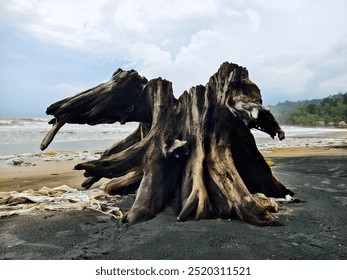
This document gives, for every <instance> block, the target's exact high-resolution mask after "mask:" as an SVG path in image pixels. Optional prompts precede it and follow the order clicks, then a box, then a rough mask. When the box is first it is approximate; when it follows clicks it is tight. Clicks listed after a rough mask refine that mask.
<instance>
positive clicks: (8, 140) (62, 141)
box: [0, 118, 138, 155]
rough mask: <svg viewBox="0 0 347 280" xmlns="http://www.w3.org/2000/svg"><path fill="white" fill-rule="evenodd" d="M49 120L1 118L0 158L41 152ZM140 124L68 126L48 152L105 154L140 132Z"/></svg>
mask: <svg viewBox="0 0 347 280" xmlns="http://www.w3.org/2000/svg"><path fill="white" fill-rule="evenodd" d="M49 120H50V119H49V118H47V119H46V118H1V119H0V154H1V155H4V154H11V153H23V152H39V151H40V148H39V147H40V144H41V141H42V139H43V138H44V137H45V135H46V134H47V132H48V131H49V130H50V129H51V127H52V125H50V124H48V121H49ZM137 126H138V124H137V123H128V124H125V125H120V124H118V123H116V124H100V125H96V126H89V125H78V124H65V125H64V126H63V127H62V128H61V129H60V130H59V132H58V133H57V135H56V136H55V138H54V140H53V142H52V143H51V144H50V145H49V146H48V148H47V150H65V151H84V150H104V149H106V148H108V147H110V146H111V145H112V144H113V143H115V142H116V141H119V140H121V139H124V138H125V137H126V136H128V135H129V134H130V133H131V132H132V131H134V130H135V129H136V128H137Z"/></svg>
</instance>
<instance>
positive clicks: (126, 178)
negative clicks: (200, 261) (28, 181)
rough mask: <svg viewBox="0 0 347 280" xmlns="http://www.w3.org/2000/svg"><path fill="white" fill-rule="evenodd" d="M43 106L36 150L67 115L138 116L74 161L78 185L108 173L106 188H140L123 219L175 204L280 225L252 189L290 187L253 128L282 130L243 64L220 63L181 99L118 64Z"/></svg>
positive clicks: (273, 193)
mask: <svg viewBox="0 0 347 280" xmlns="http://www.w3.org/2000/svg"><path fill="white" fill-rule="evenodd" d="M47 114H49V115H53V116H54V118H53V119H52V120H51V121H50V123H51V124H52V125H53V128H52V129H51V131H50V132H49V133H48V134H47V136H46V137H45V138H44V140H43V141H42V144H41V149H42V150H43V149H45V148H46V147H47V146H48V145H49V143H50V142H51V141H52V140H53V138H54V136H55V134H56V133H57V132H58V131H59V129H60V128H61V127H62V126H63V125H64V124H65V123H77V124H89V125H97V124H101V123H115V122H120V123H122V124H124V123H126V122H138V123H139V126H138V128H137V129H136V130H135V131H134V132H133V133H132V134H131V135H129V136H128V137H127V138H126V139H124V140H122V141H120V142H118V143H116V144H114V145H113V146H112V147H111V148H109V149H108V150H106V151H105V152H104V153H103V155H102V156H101V158H100V159H99V160H94V161H89V162H85V163H80V164H78V165H76V167H75V169H77V170H85V173H84V175H85V176H86V177H87V179H86V180H85V182H84V183H83V186H84V187H85V188H89V187H90V186H91V185H93V184H94V183H95V182H97V181H98V180H99V179H100V178H102V177H106V178H111V179H112V180H111V181H110V183H108V185H107V186H106V189H105V190H106V191H107V192H108V193H110V194H124V193H128V192H130V191H134V190H136V189H137V193H136V199H135V201H134V204H133V206H132V208H131V209H130V211H129V212H128V213H127V215H126V219H125V220H126V221H127V222H129V223H136V222H139V221H144V220H148V219H151V218H153V217H154V216H155V215H156V214H157V213H158V212H161V211H162V210H163V209H164V208H165V207H167V206H172V207H173V209H174V211H175V213H176V214H177V219H178V220H180V221H185V220H189V219H193V220H197V219H209V218H223V219H229V218H238V219H240V220H243V221H246V222H249V223H252V224H255V225H278V224H279V223H278V221H277V219H276V218H275V216H274V215H273V214H271V213H269V211H267V210H266V209H265V208H264V207H263V206H262V205H261V204H260V203H259V201H258V200H256V199H255V198H254V197H253V195H252V194H254V193H263V194H265V195H266V196H269V197H284V196H286V195H287V194H289V195H293V193H292V192H291V191H290V190H288V189H287V188H285V187H284V186H283V185H282V184H281V183H280V182H279V181H278V180H277V179H276V178H275V177H274V176H273V174H272V172H271V170H270V168H269V166H268V165H267V163H266V161H265V159H264V158H263V156H262V155H261V153H260V152H259V150H258V149H257V146H256V143H255V140H254V137H253V135H252V133H251V132H250V129H252V128H255V129H259V130H261V131H264V132H266V133H268V134H269V135H270V136H271V137H273V138H274V137H275V136H276V135H277V136H278V138H279V139H280V140H282V139H284V132H283V130H282V129H281V127H280V126H279V124H278V123H277V121H276V120H275V118H274V117H273V115H272V114H271V113H270V111H269V110H268V109H266V108H264V107H263V106H262V99H261V94H260V90H259V88H258V87H257V86H256V85H255V84H254V83H253V82H251V80H250V79H249V77H248V71H247V70H246V68H244V67H241V66H238V65H236V64H232V63H228V62H225V63H223V64H222V65H221V66H220V68H219V70H218V71H217V73H215V74H214V75H213V76H212V77H211V78H210V80H209V82H208V83H207V84H206V85H205V86H202V85H199V86H196V87H192V88H191V89H190V90H189V91H185V92H184V93H183V94H182V95H181V96H180V97H179V98H178V99H176V98H175V97H174V95H173V92H172V84H171V82H169V81H167V80H164V79H162V78H157V79H152V80H150V81H148V80H147V79H146V78H144V77H141V76H140V75H139V74H138V73H137V72H136V71H134V70H131V71H123V70H121V69H118V70H117V71H116V72H115V73H114V74H113V76H112V78H111V79H110V81H108V82H106V83H103V84H101V85H98V86H96V87H94V88H92V89H89V90H87V91H84V92H82V93H79V94H77V95H75V96H73V97H69V98H66V99H64V100H61V101H58V102H56V103H54V104H52V105H51V106H49V107H48V109H47Z"/></svg>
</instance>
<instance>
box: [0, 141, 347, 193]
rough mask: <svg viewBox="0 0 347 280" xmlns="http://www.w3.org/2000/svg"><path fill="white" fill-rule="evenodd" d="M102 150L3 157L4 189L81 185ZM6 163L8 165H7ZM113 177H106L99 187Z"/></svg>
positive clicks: (297, 153)
mask: <svg viewBox="0 0 347 280" xmlns="http://www.w3.org/2000/svg"><path fill="white" fill-rule="evenodd" d="M261 153H262V155H263V156H264V158H265V159H270V160H272V161H274V162H275V166H276V158H293V157H312V156H317V157H318V156H320V157H324V156H342V157H347V144H346V145H335V146H330V147H288V148H278V149H274V150H271V151H261ZM100 154H101V151H94V152H86V151H85V152H69V151H55V152H53V151H50V152H40V153H36V154H34V153H26V154H19V155H17V156H15V155H13V157H12V158H11V156H9V157H10V158H7V157H6V156H5V157H0V159H2V161H3V163H2V164H1V167H0V192H3V191H23V190H27V189H34V190H37V189H40V188H41V187H43V186H45V187H57V186H61V185H68V186H72V187H75V188H81V183H82V182H83V181H84V179H85V177H84V176H83V171H81V170H80V171H78V170H74V169H73V168H74V166H75V165H76V164H78V163H81V162H84V161H89V160H95V159H98V158H99V157H100ZM4 162H6V164H4ZM108 180H109V179H106V178H103V179H101V180H100V181H99V182H98V183H96V186H99V185H101V184H103V183H105V182H108Z"/></svg>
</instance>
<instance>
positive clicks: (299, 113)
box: [269, 92, 347, 127]
mask: <svg viewBox="0 0 347 280" xmlns="http://www.w3.org/2000/svg"><path fill="white" fill-rule="evenodd" d="M269 108H270V110H271V112H273V114H274V116H275V117H276V119H278V120H279V122H280V123H282V124H287V125H300V126H328V127H347V125H346V123H347V92H345V93H339V94H335V95H331V96H328V97H326V98H323V99H313V100H304V101H298V102H291V101H285V102H281V103H278V104H277V105H275V106H269Z"/></svg>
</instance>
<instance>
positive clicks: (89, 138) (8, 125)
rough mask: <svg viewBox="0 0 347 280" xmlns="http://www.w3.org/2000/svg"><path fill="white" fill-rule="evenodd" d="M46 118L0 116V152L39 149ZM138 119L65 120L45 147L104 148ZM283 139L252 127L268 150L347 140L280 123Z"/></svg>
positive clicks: (334, 132)
mask: <svg viewBox="0 0 347 280" xmlns="http://www.w3.org/2000/svg"><path fill="white" fill-rule="evenodd" d="M48 121H49V118H0V155H7V154H13V153H25V152H40V149H39V147H40V143H41V141H42V139H43V138H44V137H45V135H46V133H47V132H48V131H49V130H50V129H51V127H52V126H51V125H50V124H48ZM137 126H138V124H137V123H127V124H125V125H120V124H118V123H116V124H101V125H96V126H89V125H77V124H66V125H64V126H63V127H62V128H61V129H60V131H59V132H58V134H57V135H56V137H55V138H54V140H53V142H52V143H51V144H50V146H49V147H48V148H47V150H54V151H92V150H104V149H106V148H108V147H110V146H111V145H112V144H113V143H115V142H117V141H119V140H121V139H124V138H125V137H126V136H128V135H129V134H130V133H131V132H132V131H134V130H135V129H136V128H137ZM282 128H283V130H284V131H285V133H286V139H285V140H283V141H279V140H278V139H272V138H271V137H270V136H269V135H267V134H265V133H263V132H260V131H257V130H252V133H253V135H254V136H255V139H256V142H257V145H258V148H259V149H260V150H271V149H274V148H283V147H289V146H329V145H334V144H341V143H343V144H346V143H347V139H346V134H347V129H338V128H303V127H295V126H282Z"/></svg>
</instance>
